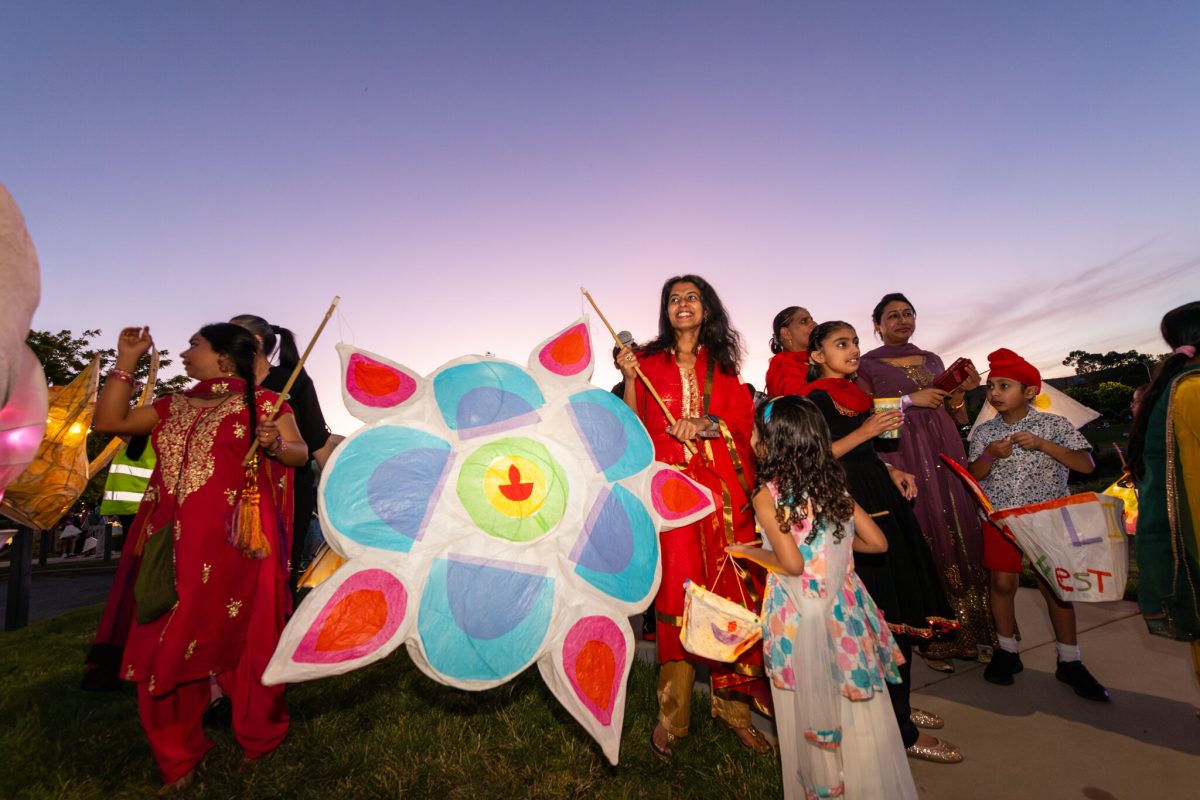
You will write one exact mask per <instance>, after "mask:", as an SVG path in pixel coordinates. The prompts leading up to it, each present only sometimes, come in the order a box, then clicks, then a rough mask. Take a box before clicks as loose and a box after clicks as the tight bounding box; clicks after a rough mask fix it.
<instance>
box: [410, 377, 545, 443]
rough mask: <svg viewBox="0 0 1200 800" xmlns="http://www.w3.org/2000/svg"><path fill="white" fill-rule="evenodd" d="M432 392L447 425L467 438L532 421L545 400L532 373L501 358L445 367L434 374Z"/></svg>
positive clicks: (508, 428) (516, 426) (535, 419)
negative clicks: (500, 359) (499, 359)
mask: <svg viewBox="0 0 1200 800" xmlns="http://www.w3.org/2000/svg"><path fill="white" fill-rule="evenodd" d="M433 395H434V399H435V400H436V401H437V406H438V411H440V412H441V414H442V419H443V420H444V421H445V423H446V426H447V427H449V428H450V429H451V430H453V431H457V432H458V434H459V435H460V436H462V437H464V438H470V437H472V436H484V435H486V434H491V433H498V432H500V431H505V430H511V429H513V428H518V427H521V426H523V425H529V424H532V423H534V422H536V421H537V419H538V417H537V413H536V412H537V409H539V408H541V407H542V405H544V404H545V402H546V401H545V398H544V397H543V396H542V390H541V389H539V388H538V385H537V382H536V381H534V379H533V377H532V376H530V375H529V373H527V372H526V371H525V370H523V369H521V368H520V367H517V366H515V365H513V364H506V363H504V362H502V361H477V362H472V363H469V364H459V365H457V366H453V367H450V368H449V369H445V370H443V371H441V372H439V373H438V374H437V375H436V376H434V379H433Z"/></svg>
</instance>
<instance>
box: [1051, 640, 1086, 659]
mask: <svg viewBox="0 0 1200 800" xmlns="http://www.w3.org/2000/svg"><path fill="white" fill-rule="evenodd" d="M1054 649H1055V650H1057V651H1058V660H1059V661H1082V660H1083V656H1081V655H1079V645H1077V644H1063V643H1062V642H1055V643H1054Z"/></svg>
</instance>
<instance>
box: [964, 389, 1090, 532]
mask: <svg viewBox="0 0 1200 800" xmlns="http://www.w3.org/2000/svg"><path fill="white" fill-rule="evenodd" d="M1018 431H1029V432H1030V433H1032V434H1033V435H1034V436H1040V437H1041V438H1043V439H1045V440H1047V441H1050V442H1054V443H1055V444H1058V445H1061V446H1063V447H1066V448H1067V449H1069V450H1091V449H1092V446H1091V444H1089V443H1088V440H1087V439H1085V438H1084V437H1083V434H1081V433H1080V432H1079V431H1077V430H1075V427H1074V426H1073V425H1071V423H1070V422H1068V421H1067V419H1066V417H1060V416H1059V415H1058V414H1049V413H1046V412H1044V411H1038V410H1037V409H1036V408H1033V407H1032V406H1030V408H1029V413H1028V414H1026V415H1025V418H1024V419H1020V420H1018V421H1017V422H1016V423H1015V424H1013V425H1009V424H1008V423H1006V422H1005V421H1004V419H1003V418H1002V417H1000V416H999V415H996V416H995V417H992V418H991V419H989V420H988V421H987V422H985V423H983V424H982V425H980V426H979V427H978V428H976V429H975V430H974V431H972V432H971V439H970V445H971V446H970V452H969V454H968V460H969V461H974V460H975V459H977V458H979V457H980V456H981V455H983V451H984V448H986V447H987V446H988V445H989V444H991V443H992V442H994V441H996V440H997V439H1007V438H1008V437H1009V436H1011V435H1013V434H1014V433H1017V432H1018ZM1070 472H1071V470H1070V469H1068V468H1067V467H1066V465H1064V464H1062V463H1060V462H1058V461H1056V460H1055V459H1054V458H1052V457H1051V456H1049V455H1047V454H1046V453H1043V452H1042V451H1041V450H1026V449H1024V448H1022V447H1016V446H1015V445H1014V446H1013V450H1012V455H1010V456H1009V457H1008V458H997V459H996V460H995V461H993V462H992V471H991V472H989V473H988V475H987V477H986V478H984V479H983V480H981V481H980V482H979V485H980V486H982V487H983V491H984V492H986V493H987V496H988V499H989V500H991V501H992V505H994V506H995V507H996V508H997V509H1001V508H1013V507H1014V506H1024V505H1029V504H1030V503H1040V502H1042V501H1044V500H1054V499H1055V498H1058V497H1066V496H1067V495H1068V494H1070V492H1069V491H1067V476H1068V475H1069V474H1070Z"/></svg>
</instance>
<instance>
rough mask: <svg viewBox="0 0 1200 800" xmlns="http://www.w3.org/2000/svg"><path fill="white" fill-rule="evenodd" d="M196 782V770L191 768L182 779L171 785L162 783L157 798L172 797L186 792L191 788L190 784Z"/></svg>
mask: <svg viewBox="0 0 1200 800" xmlns="http://www.w3.org/2000/svg"><path fill="white" fill-rule="evenodd" d="M195 780H196V768H195V767H192V768H191V769H189V770H188V771H187V774H185V775H184V776H183V777H182V778H178V779H176V780H174V781H172V782H171V783H164V784H163V787H162V788H161V789H159V790H158V796H159V797H173V796H175V795H177V794H180V793H182V792H186V791H187V790H188V789H190V788H191V787H192V782H193V781H195Z"/></svg>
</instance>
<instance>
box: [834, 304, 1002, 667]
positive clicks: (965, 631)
mask: <svg viewBox="0 0 1200 800" xmlns="http://www.w3.org/2000/svg"><path fill="white" fill-rule="evenodd" d="M871 317H872V319H873V320H874V321H875V332H876V334H878V335H879V337H880V338H881V339H883V346H882V347H877V348H875V349H874V350H872V351H870V352H869V353H866V354H864V355H863V356H862V359H861V360H860V362H859V367H858V383H859V385H860V386H861V387H862V389H863V390H864V391H865V392H866V393H867V394H869V395H871V396H872V397H907V402H905V403H904V405H905V406H906V408H905V414H904V427H903V430H902V433H901V436H900V438H899V439H898V440H896V443H897V444H898V447H897V448H896V449H894V450H892V451H891V452H886V451H885V452H881V453H880V456H881V457H882V458H883V459H884V460H885V461H887V462H888V463H890V464H892V465H893V466H895V467H897V468H899V469H902V470H904V471H905V472H911V473H912V474H913V475H915V476H916V477H917V496H916V500H915V501H914V505H913V511H914V512H915V514H916V516H917V520H918V521H919V522H920V524H921V532H922V533H923V534H924V535H925V540H926V541H927V542H928V543H929V549H930V550H931V551H932V553H933V560H934V563H935V564H936V565H937V569H938V573H939V574H940V575H941V576H942V586H943V588H944V589H945V592H946V598H947V599H948V600H949V601H950V605H951V606H952V607H953V609H954V613H955V616H956V617H957V618H958V622H959V627H958V631H957V633H956V634H955V636H954V638H952V639H943V640H934V641H931V642H928V643H927V644H925V645H924V646H923V647H922V648H921V654H922V655H923V656H925V658H926V659H929V660H930V666H932V667H934V668H935V669H940V670H942V671H947V672H952V671H953V670H954V666H953V664H952V663H951V662H950V661H949V660H948V659H951V658H966V659H975V658H978V657H979V648H980V647H986V648H990V647H991V646H992V645H993V643H994V642H995V635H996V634H995V629H994V627H993V624H992V613H991V608H990V607H989V603H988V590H987V587H988V578H987V572H986V570H984V569H983V567H982V566H981V564H980V559H981V557H982V554H983V539H982V533H981V531H980V527H979V517H978V513H977V511H976V503H975V500H974V499H972V497H971V495H970V494H968V493H967V490H966V487H965V486H964V485H963V483H962V480H961V479H959V478H958V477H957V476H956V475H955V474H954V473H952V472H951V471H950V470H949V468H948V467H946V465H945V464H944V463H943V462H942V460H941V459H940V458H939V454H941V453H945V454H946V455H947V456H949V457H950V458H953V459H954V460H956V461H957V462H958V463H959V464H962V465H963V466H964V467H965V466H966V463H967V462H966V452H965V450H964V449H963V443H962V437H961V436H960V435H959V432H958V429H957V427H956V426H957V425H959V424H965V423H966V421H967V410H966V405H965V396H966V393H967V391H969V390H971V389H973V388H975V387H976V386H978V385H979V375H978V374H977V373H975V372H974V370H972V371H971V376H970V377H969V378H968V379H967V380H966V381H964V382H963V383H962V385H960V386H959V387H958V388H956V389H955V390H954V391H952V392H949V393H947V392H944V391H942V390H940V389H937V388H935V387H934V386H933V381H934V378H936V377H937V376H938V375H940V374H941V373H942V371H943V370H944V369H945V367H944V366H943V364H942V360H941V359H940V358H938V357H937V356H936V355H934V354H933V353H930V352H929V351H927V350H922V349H920V348H919V347H917V346H916V345H913V344H910V343H909V339H910V338H911V337H912V335H913V332H914V331H915V330H916V327H917V316H916V311H915V310H913V307H912V304H911V303H909V302H908V298H906V297H905V296H904V295H902V294H888V295H885V296H884V298H883V299H882V300H880V301H879V304H878V305H876V306H875V310H874V311H873V312H872V313H871ZM902 402H903V401H902Z"/></svg>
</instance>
